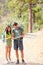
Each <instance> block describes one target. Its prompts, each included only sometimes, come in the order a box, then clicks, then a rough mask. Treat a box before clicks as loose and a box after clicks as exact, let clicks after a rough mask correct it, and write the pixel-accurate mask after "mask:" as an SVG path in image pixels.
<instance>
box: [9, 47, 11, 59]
mask: <svg viewBox="0 0 43 65" xmlns="http://www.w3.org/2000/svg"><path fill="white" fill-rule="evenodd" d="M10 53H11V47H10V46H9V47H8V58H9V59H10Z"/></svg>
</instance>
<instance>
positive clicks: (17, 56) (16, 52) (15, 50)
mask: <svg viewBox="0 0 43 65" xmlns="http://www.w3.org/2000/svg"><path fill="white" fill-rule="evenodd" d="M15 52H16V58H17V60H19V57H18V50H15Z"/></svg>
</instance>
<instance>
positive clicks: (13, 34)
mask: <svg viewBox="0 0 43 65" xmlns="http://www.w3.org/2000/svg"><path fill="white" fill-rule="evenodd" d="M13 27H14V29H13V31H12V30H11V27H10V26H7V27H6V29H5V31H6V35H5V39H6V61H7V62H10V61H11V57H10V53H11V47H12V39H13V40H14V42H13V44H14V50H15V53H16V58H17V62H16V64H19V54H18V49H19V50H20V52H21V58H22V63H24V62H25V61H24V52H23V37H24V30H23V29H22V28H21V27H20V26H19V25H18V23H16V22H15V23H14V24H13ZM19 36H20V38H19Z"/></svg>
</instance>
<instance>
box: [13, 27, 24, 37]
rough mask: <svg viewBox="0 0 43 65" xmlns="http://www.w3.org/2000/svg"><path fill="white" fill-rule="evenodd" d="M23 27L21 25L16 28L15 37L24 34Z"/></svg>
mask: <svg viewBox="0 0 43 65" xmlns="http://www.w3.org/2000/svg"><path fill="white" fill-rule="evenodd" d="M22 32H23V29H22V28H21V27H18V29H14V30H13V33H14V37H19V36H21V35H22Z"/></svg>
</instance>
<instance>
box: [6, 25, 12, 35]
mask: <svg viewBox="0 0 43 65" xmlns="http://www.w3.org/2000/svg"><path fill="white" fill-rule="evenodd" d="M8 28H10V31H8ZM5 31H6V34H9V33H10V34H11V27H10V26H7V27H6V29H5Z"/></svg>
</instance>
